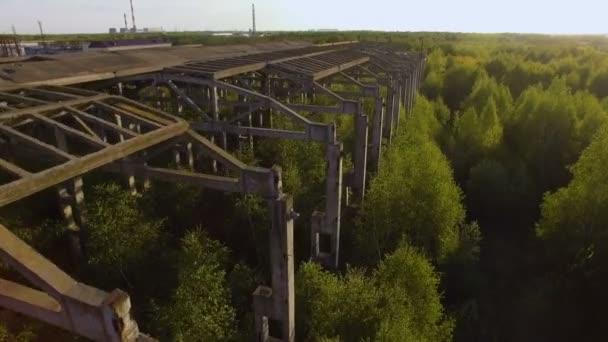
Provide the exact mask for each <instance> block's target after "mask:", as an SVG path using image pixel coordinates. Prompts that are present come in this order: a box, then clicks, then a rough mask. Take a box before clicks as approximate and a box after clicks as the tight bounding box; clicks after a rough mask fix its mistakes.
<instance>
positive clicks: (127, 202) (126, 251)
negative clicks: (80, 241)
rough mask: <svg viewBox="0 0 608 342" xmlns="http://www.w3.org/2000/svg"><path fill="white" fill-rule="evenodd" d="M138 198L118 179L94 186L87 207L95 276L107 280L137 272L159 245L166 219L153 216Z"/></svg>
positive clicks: (89, 250)
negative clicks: (147, 212)
mask: <svg viewBox="0 0 608 342" xmlns="http://www.w3.org/2000/svg"><path fill="white" fill-rule="evenodd" d="M137 201H138V199H137V197H135V196H132V195H131V194H130V193H129V192H128V191H126V190H124V189H123V188H121V187H120V186H119V185H117V184H115V183H102V184H99V185H96V186H94V187H93V189H92V190H91V192H90V195H89V198H88V202H87V207H86V209H87V210H86V218H87V231H86V249H85V250H86V254H87V261H88V264H89V269H90V271H91V272H92V273H93V274H94V276H93V278H95V279H96V280H99V281H102V282H103V283H106V284H112V283H113V282H114V281H116V280H119V279H122V280H125V281H126V282H127V283H128V282H129V281H128V280H127V279H126V275H127V274H129V273H132V272H135V271H136V270H137V269H138V268H139V267H140V266H142V265H143V264H144V263H145V262H146V261H148V260H147V258H148V256H149V255H150V253H151V252H152V251H153V250H155V248H156V247H158V244H159V240H160V237H161V229H162V226H163V221H162V220H150V219H149V218H147V217H146V216H144V214H143V213H142V211H141V210H140V209H139V207H138V202H137Z"/></svg>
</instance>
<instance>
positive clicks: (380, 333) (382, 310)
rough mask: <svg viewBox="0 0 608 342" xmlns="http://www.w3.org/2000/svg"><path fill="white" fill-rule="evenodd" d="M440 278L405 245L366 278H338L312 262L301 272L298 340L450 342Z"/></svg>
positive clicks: (353, 273)
mask: <svg viewBox="0 0 608 342" xmlns="http://www.w3.org/2000/svg"><path fill="white" fill-rule="evenodd" d="M438 285H439V276H438V274H437V273H436V272H435V270H434V268H433V266H432V265H431V263H430V262H429V261H428V260H427V259H426V258H425V257H424V256H422V254H420V253H418V252H417V251H416V249H415V248H413V247H409V246H407V245H402V246H401V247H399V248H398V249H397V250H396V251H395V252H394V253H392V254H390V255H387V256H386V258H385V259H384V260H383V261H382V263H381V264H380V265H379V266H378V268H377V269H376V270H375V271H374V272H373V273H372V274H371V275H366V274H365V272H363V270H360V269H353V268H350V269H348V270H347V272H346V274H345V275H344V276H336V275H334V274H331V273H329V272H327V271H324V270H322V269H321V267H320V266H318V265H316V264H313V263H307V264H304V265H302V267H301V268H300V270H299V271H298V275H297V280H296V286H297V288H296V299H297V306H296V308H297V310H298V313H297V317H298V320H299V322H298V325H297V326H298V329H301V331H300V333H299V336H302V338H303V339H304V340H307V341H308V340H309V341H322V340H323V341H327V340H332V341H337V340H340V341H377V340H378V341H449V340H451V336H452V330H453V322H452V320H451V319H449V318H448V317H447V316H446V315H445V314H444V312H443V306H442V304H441V296H440V294H439V288H438Z"/></svg>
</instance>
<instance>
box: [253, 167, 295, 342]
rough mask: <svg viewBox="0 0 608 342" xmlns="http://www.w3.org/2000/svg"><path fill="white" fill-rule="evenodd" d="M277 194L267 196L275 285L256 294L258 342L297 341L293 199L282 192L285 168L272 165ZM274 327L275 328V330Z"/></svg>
mask: <svg viewBox="0 0 608 342" xmlns="http://www.w3.org/2000/svg"><path fill="white" fill-rule="evenodd" d="M272 171H273V175H274V183H275V186H276V189H277V191H278V195H277V196H276V197H272V198H267V203H268V207H269V210H270V217H271V222H272V223H271V229H270V239H269V244H270V246H269V248H270V266H271V282H272V288H268V287H265V286H259V287H258V288H257V289H256V291H255V292H254V293H253V309H254V320H255V332H256V341H283V342H294V341H295V287H294V251H293V239H294V237H293V221H294V219H295V218H297V217H298V216H299V215H298V214H297V213H295V212H294V211H293V199H292V198H291V196H289V195H286V194H283V193H282V192H281V189H282V184H281V183H282V182H281V169H280V168H279V167H273V168H272ZM273 328H274V329H273Z"/></svg>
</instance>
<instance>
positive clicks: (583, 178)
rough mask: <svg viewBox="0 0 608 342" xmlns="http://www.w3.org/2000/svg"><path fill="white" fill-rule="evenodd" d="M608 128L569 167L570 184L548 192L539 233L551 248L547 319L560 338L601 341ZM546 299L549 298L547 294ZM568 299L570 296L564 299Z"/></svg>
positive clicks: (607, 246) (607, 281)
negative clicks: (557, 323)
mask: <svg viewBox="0 0 608 342" xmlns="http://www.w3.org/2000/svg"><path fill="white" fill-rule="evenodd" d="M606 146H608V129H606V128H604V129H602V131H601V132H600V133H598V135H597V136H596V137H595V138H594V140H593V142H592V143H591V145H589V147H588V148H587V149H586V150H585V151H584V152H583V154H582V155H581V157H580V159H579V161H578V162H577V163H576V164H575V165H574V166H573V167H572V168H571V171H572V173H573V179H572V181H571V182H570V184H568V186H566V187H564V188H561V189H559V190H557V191H556V192H554V193H551V194H548V195H546V196H545V199H544V201H543V204H542V217H541V220H540V221H539V223H538V226H537V233H538V236H539V237H540V238H541V239H542V241H543V242H544V245H545V246H546V249H547V255H548V258H549V259H548V260H549V263H550V264H549V265H551V268H549V269H548V271H549V273H548V281H549V282H551V283H552V284H555V286H552V288H553V290H552V291H551V293H550V294H551V296H546V297H545V300H546V301H547V302H548V303H551V304H550V305H547V306H548V309H547V314H548V315H549V319H551V320H552V321H554V322H559V323H560V325H558V326H556V327H554V334H555V335H557V336H559V337H558V338H556V340H568V339H570V340H571V339H572V338H576V336H583V335H584V336H585V338H589V339H590V340H597V339H602V338H603V336H604V335H605V332H604V331H603V329H602V328H601V326H602V323H601V321H600V317H601V316H602V313H603V312H604V309H605V307H606V305H608V300H606V298H605V297H604V296H603V295H602V294H603V293H604V289H605V288H606V286H607V285H608V272H607V271H606V267H605V265H606V264H607V263H608V195H607V194H608V192H607V191H608V172H606V168H605V165H608V164H606V163H608V150H607V149H606ZM547 297H548V298H547ZM560 298H568V299H569V300H561V299H560ZM560 303H561V305H559V304H560Z"/></svg>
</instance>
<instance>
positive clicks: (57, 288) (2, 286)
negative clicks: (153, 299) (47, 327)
mask: <svg viewBox="0 0 608 342" xmlns="http://www.w3.org/2000/svg"><path fill="white" fill-rule="evenodd" d="M0 258H1V259H2V260H3V261H4V262H5V263H6V264H7V265H9V266H10V267H12V268H13V269H15V270H16V271H18V272H19V273H20V274H21V275H22V276H23V277H25V278H26V279H27V280H28V281H29V282H30V283H32V284H33V285H35V286H36V287H37V288H39V289H41V290H42V291H40V290H36V289H33V288H30V287H27V286H24V285H21V284H18V283H14V282H11V281H7V280H2V279H0V307H3V308H6V309H9V310H12V311H15V312H19V313H21V314H23V315H25V316H28V317H31V318H34V319H38V320H41V321H44V322H47V323H49V324H51V325H54V326H56V327H59V328H62V329H65V330H67V331H70V332H72V333H74V334H77V335H80V336H84V337H86V338H89V339H91V340H94V341H110V342H119V341H124V342H130V341H136V340H137V341H140V340H149V341H151V339H149V338H148V337H147V336H145V335H143V334H141V333H140V332H139V329H138V326H137V323H136V322H135V321H134V320H133V319H132V318H131V315H130V309H131V302H130V299H129V296H128V295H127V294H126V293H124V292H122V291H120V290H114V291H113V292H112V293H109V294H108V293H106V292H103V291H101V290H98V289H96V288H93V287H90V286H87V285H84V284H81V283H79V282H77V281H75V280H74V279H72V278H71V277H70V276H68V275H67V274H65V273H64V272H63V271H61V270H60V269H59V268H58V267H57V266H55V265H54V264H52V263H51V262H50V261H48V260H47V259H45V258H44V257H43V256H42V255H40V254H38V253H37V252H36V251H34V250H33V249H32V248H31V247H30V246H28V245H27V244H26V243H25V242H23V241H22V240H20V239H19V238H17V237H16V236H15V235H14V234H12V233H11V232H10V231H9V230H8V229H7V228H6V227H4V226H2V225H0Z"/></svg>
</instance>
